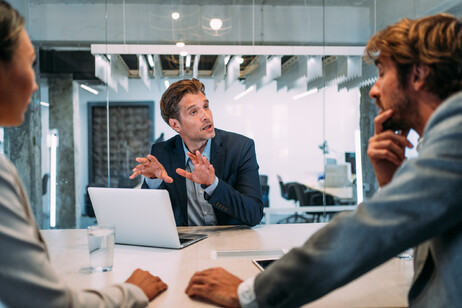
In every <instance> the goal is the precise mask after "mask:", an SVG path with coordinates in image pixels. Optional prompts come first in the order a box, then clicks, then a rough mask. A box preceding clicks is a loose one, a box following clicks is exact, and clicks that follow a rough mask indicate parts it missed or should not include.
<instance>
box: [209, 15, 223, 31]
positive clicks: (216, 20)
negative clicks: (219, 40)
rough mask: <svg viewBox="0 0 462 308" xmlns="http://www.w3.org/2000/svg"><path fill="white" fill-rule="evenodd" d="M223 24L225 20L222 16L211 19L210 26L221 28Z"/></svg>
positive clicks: (214, 28)
mask: <svg viewBox="0 0 462 308" xmlns="http://www.w3.org/2000/svg"><path fill="white" fill-rule="evenodd" d="M222 25H223V22H222V21H221V19H220V18H212V19H210V28H212V29H213V30H220V29H221V26H222Z"/></svg>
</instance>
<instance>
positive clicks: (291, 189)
mask: <svg viewBox="0 0 462 308" xmlns="http://www.w3.org/2000/svg"><path fill="white" fill-rule="evenodd" d="M277 178H278V182H279V187H280V188H281V196H282V197H283V198H284V199H286V200H294V202H295V204H298V206H303V205H306V204H307V202H308V199H307V195H306V194H305V190H306V188H307V187H306V186H305V185H303V184H301V183H297V182H289V183H284V182H283V181H282V178H281V176H279V175H278V176H277ZM300 222H301V223H306V222H312V219H311V218H309V217H306V216H304V215H302V214H298V213H295V214H293V215H291V216H289V217H286V218H284V219H281V220H280V221H278V224H281V223H300Z"/></svg>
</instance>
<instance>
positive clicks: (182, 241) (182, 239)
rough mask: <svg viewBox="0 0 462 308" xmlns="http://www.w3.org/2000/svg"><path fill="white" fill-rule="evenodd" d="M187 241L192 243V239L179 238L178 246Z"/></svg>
mask: <svg viewBox="0 0 462 308" xmlns="http://www.w3.org/2000/svg"><path fill="white" fill-rule="evenodd" d="M189 241H192V238H181V237H180V244H184V243H187V242H189Z"/></svg>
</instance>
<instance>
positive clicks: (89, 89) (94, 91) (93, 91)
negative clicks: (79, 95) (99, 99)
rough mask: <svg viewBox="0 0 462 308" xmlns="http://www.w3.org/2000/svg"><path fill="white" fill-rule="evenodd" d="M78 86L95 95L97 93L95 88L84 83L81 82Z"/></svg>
mask: <svg viewBox="0 0 462 308" xmlns="http://www.w3.org/2000/svg"><path fill="white" fill-rule="evenodd" d="M80 87H81V88H82V89H84V90H87V91H88V92H90V93H93V94H95V95H98V94H99V92H98V91H96V90H95V89H93V88H90V87H89V86H86V85H84V84H81V85H80Z"/></svg>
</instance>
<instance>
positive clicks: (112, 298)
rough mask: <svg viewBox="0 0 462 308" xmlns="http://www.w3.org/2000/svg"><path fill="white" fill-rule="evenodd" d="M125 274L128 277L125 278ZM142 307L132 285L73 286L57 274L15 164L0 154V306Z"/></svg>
mask: <svg viewBox="0 0 462 308" xmlns="http://www.w3.org/2000/svg"><path fill="white" fill-rule="evenodd" d="M127 278H128V277H127ZM2 304H3V305H5V306H6V307H145V306H147V304H148V298H147V297H146V295H144V293H143V291H142V290H141V289H140V288H138V287H137V286H135V285H132V284H128V283H123V284H117V285H113V286H110V287H107V288H105V289H104V290H100V291H97V290H77V289H75V288H72V287H71V286H69V285H68V284H67V283H65V282H64V280H63V279H61V278H60V277H59V276H58V275H57V273H56V271H55V270H54V269H53V267H52V265H51V263H50V260H49V258H48V253H47V248H46V245H45V242H44V241H43V239H42V237H41V235H40V231H39V229H38V228H37V225H36V223H35V220H34V217H33V215H32V211H31V210H30V206H29V202H28V199H27V197H26V194H25V193H24V189H23V187H22V184H21V182H20V180H19V177H18V175H17V172H16V169H15V168H14V166H13V165H12V164H11V163H10V162H9V161H8V160H7V159H6V157H5V156H3V155H2V154H0V307H4V306H3V305H2Z"/></svg>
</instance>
